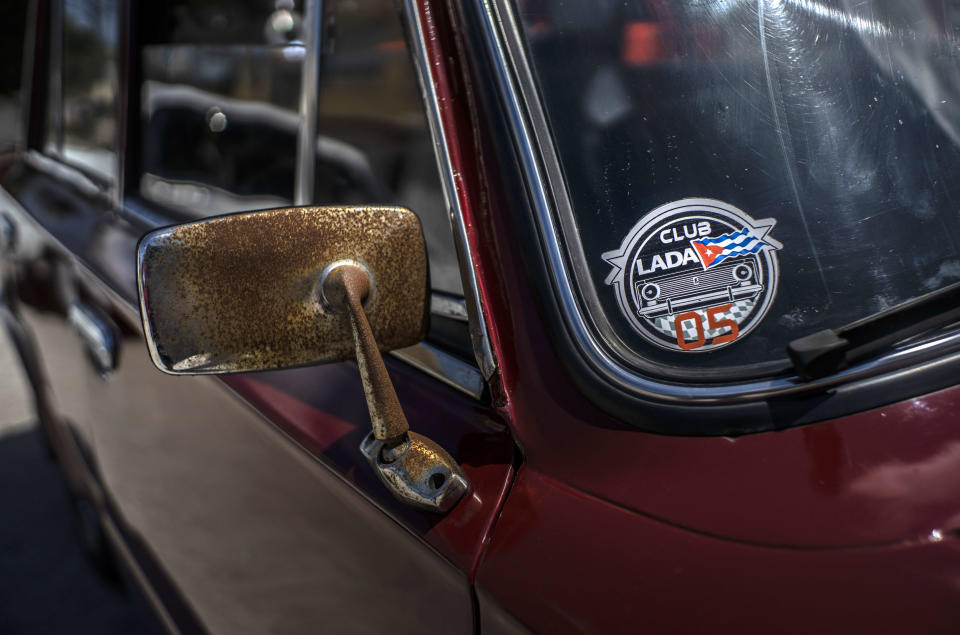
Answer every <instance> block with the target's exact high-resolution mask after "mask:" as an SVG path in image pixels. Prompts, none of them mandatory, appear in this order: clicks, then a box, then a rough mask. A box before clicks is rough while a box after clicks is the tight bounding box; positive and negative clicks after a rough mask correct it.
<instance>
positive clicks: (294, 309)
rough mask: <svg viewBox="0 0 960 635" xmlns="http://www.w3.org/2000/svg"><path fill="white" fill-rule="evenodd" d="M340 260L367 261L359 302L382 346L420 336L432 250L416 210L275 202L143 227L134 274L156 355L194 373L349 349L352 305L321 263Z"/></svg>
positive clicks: (279, 363)
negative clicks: (333, 296) (329, 295)
mask: <svg viewBox="0 0 960 635" xmlns="http://www.w3.org/2000/svg"><path fill="white" fill-rule="evenodd" d="M337 263H350V264H355V265H358V266H360V267H361V268H362V269H364V270H365V271H366V272H367V273H368V275H369V277H370V283H371V284H370V290H369V293H367V295H366V299H365V300H364V303H363V307H364V312H365V313H366V316H367V318H368V320H369V322H370V328H371V330H372V331H373V335H374V337H375V339H376V343H377V346H378V348H379V349H380V350H381V351H388V350H392V349H395V348H402V347H404V346H410V345H412V344H415V343H416V342H418V341H420V340H421V339H423V336H424V334H425V330H426V315H427V299H428V297H429V296H428V293H427V256H426V250H425V247H424V241H423V233H422V231H421V228H420V221H419V220H418V219H417V217H416V215H415V214H414V213H413V212H411V211H410V210H407V209H404V208H400V207H302V208H287V209H275V210H266V211H260V212H247V213H241V214H232V215H229V216H220V217H216V218H209V219H205V220H202V221H198V222H194V223H188V224H185V225H178V226H175V227H169V228H166V229H160V230H156V231H154V232H151V233H150V234H147V235H146V236H145V237H144V238H143V239H142V240H141V241H140V245H139V247H138V250H137V276H138V282H139V288H140V307H141V314H142V316H143V322H144V331H145V333H146V335H147V343H148V346H149V349H150V354H151V357H152V358H153V361H154V363H155V364H156V365H157V367H158V368H160V369H161V370H163V371H165V372H168V373H174V374H199V373H234V372H244V371H253V370H268V369H276V368H285V367H290V366H301V365H305V364H312V363H319V362H332V361H341V360H347V359H353V358H354V354H355V350H354V341H353V335H352V332H351V326H350V320H349V317H348V315H347V314H346V313H340V312H334V311H331V310H329V309H327V308H324V303H323V300H322V297H321V288H320V285H321V278H322V276H323V273H324V271H325V270H327V269H328V268H330V267H331V265H333V266H336V265H337Z"/></svg>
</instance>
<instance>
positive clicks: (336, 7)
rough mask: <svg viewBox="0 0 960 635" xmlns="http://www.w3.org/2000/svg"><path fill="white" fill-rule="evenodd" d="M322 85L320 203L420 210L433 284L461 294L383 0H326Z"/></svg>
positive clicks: (437, 190)
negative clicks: (384, 204)
mask: <svg viewBox="0 0 960 635" xmlns="http://www.w3.org/2000/svg"><path fill="white" fill-rule="evenodd" d="M324 5H325V20H324V22H325V24H326V28H325V31H324V35H325V38H326V41H325V42H324V44H323V48H324V56H323V64H322V68H321V74H320V90H319V103H318V110H319V122H318V130H319V135H320V136H319V139H318V140H317V172H316V180H317V184H316V196H317V202H318V203H357V204H363V203H370V204H373V203H390V204H396V205H403V206H406V207H409V208H410V209H412V210H413V211H415V212H416V213H417V215H418V216H419V217H420V221H421V223H422V224H423V231H424V235H425V238H426V241H427V248H428V250H429V253H430V278H431V284H432V286H433V289H434V290H436V291H442V292H446V293H451V294H455V295H461V296H462V295H463V288H462V286H461V282H460V268H459V266H458V263H457V256H456V250H455V248H454V244H453V234H452V231H451V227H450V219H449V217H448V214H447V208H446V205H445V203H444V199H443V192H442V190H441V185H440V177H439V174H438V172H437V163H436V159H435V158H434V150H433V143H432V141H431V137H430V131H429V128H428V126H427V121H426V118H425V113H424V104H423V99H422V98H421V95H420V89H419V85H418V83H417V77H416V75H415V73H414V68H413V63H412V60H411V58H410V51H409V50H408V49H407V44H406V41H405V40H404V32H403V28H402V24H401V22H400V16H399V14H398V11H397V8H396V6H395V5H394V3H393V2H390V1H389V0H328V1H326V2H324Z"/></svg>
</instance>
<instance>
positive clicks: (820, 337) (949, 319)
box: [787, 282, 960, 381]
mask: <svg viewBox="0 0 960 635" xmlns="http://www.w3.org/2000/svg"><path fill="white" fill-rule="evenodd" d="M957 321H960V282H958V283H954V284H951V285H949V286H946V287H943V288H942V289H938V290H936V291H933V292H931V293H927V294H925V295H922V296H920V297H918V298H914V299H913V300H910V301H908V302H904V303H903V304H898V305H897V306H894V307H890V308H889V309H884V310H883V311H880V312H879V313H874V314H873V315H871V316H869V317H865V318H863V319H862V320H857V321H856V322H851V323H850V324H847V325H846V326H841V327H840V328H836V329H826V330H823V331H818V332H817V333H813V334H812V335H807V336H805V337H800V338H797V339H795V340H793V341H792V342H790V343H789V344H787V354H789V355H790V360H791V361H792V362H793V368H794V370H795V371H796V373H797V376H798V377H800V379H802V380H804V381H809V380H811V379H817V378H818V377H825V376H827V375H831V374H833V373H835V372H838V371H841V370H843V369H844V368H847V367H848V366H850V365H851V364H853V363H855V362H858V361H861V360H863V359H867V358H870V357H873V356H875V355H877V354H878V353H881V352H883V351H884V350H886V349H887V348H889V347H890V346H893V345H894V344H896V343H898V342H902V341H904V340H906V339H908V338H911V337H915V336H917V335H921V334H923V333H927V332H930V331H933V330H935V329H938V328H942V327H945V326H948V325H950V324H952V323H954V322H957Z"/></svg>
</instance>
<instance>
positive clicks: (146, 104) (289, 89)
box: [140, 0, 304, 217]
mask: <svg viewBox="0 0 960 635" xmlns="http://www.w3.org/2000/svg"><path fill="white" fill-rule="evenodd" d="M300 4H301V3H299V2H297V3H294V2H292V1H291V0H284V1H282V2H262V1H259V0H247V1H239V2H224V1H220V0H173V1H171V2H165V3H147V4H146V5H145V6H144V7H143V13H144V15H143V16H142V29H143V33H142V36H141V37H142V38H143V41H144V46H143V48H142V50H141V59H140V64H141V77H142V84H141V94H140V100H141V110H142V113H143V122H144V123H143V129H142V130H143V132H142V134H143V136H142V154H141V165H142V170H141V172H142V174H141V177H140V193H141V195H143V196H144V197H146V198H148V199H150V200H153V201H156V202H158V203H162V204H164V205H166V206H169V207H172V208H174V209H176V210H178V211H180V212H182V213H183V214H185V215H190V216H195V217H202V216H210V215H213V214H219V213H225V212H234V211H240V210H248V209H259V208H268V207H277V206H281V205H289V204H291V202H292V200H293V192H294V175H295V173H296V160H297V132H298V128H299V125H300V115H299V111H298V107H299V99H300V75H301V67H302V61H303V58H304V46H303V44H302V42H301V41H300V39H299V38H300V36H301V27H302V18H301V15H300V11H299V5H300Z"/></svg>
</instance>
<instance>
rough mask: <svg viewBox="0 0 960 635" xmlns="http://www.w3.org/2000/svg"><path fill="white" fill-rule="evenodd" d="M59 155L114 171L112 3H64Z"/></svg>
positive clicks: (107, 0)
mask: <svg viewBox="0 0 960 635" xmlns="http://www.w3.org/2000/svg"><path fill="white" fill-rule="evenodd" d="M62 51H63V54H62V58H61V69H62V80H61V81H62V86H63V93H62V99H63V101H62V110H61V118H60V122H61V125H62V127H63V128H62V135H63V136H62V146H61V152H62V154H63V156H64V158H65V159H67V160H68V161H70V162H72V163H76V164H78V165H81V166H84V167H86V168H90V169H93V170H95V171H96V172H98V173H99V174H101V175H104V176H108V177H111V178H115V177H116V173H117V157H116V150H117V0H64V3H63V49H62Z"/></svg>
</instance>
